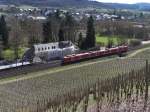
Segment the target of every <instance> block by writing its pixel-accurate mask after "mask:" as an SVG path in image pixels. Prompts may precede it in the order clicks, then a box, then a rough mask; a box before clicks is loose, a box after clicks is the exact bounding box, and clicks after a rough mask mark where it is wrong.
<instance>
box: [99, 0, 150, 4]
mask: <svg viewBox="0 0 150 112" xmlns="http://www.w3.org/2000/svg"><path fill="white" fill-rule="evenodd" d="M96 1H99V2H110V3H111V2H113V3H129V4H132V3H139V2H147V3H150V1H149V0H96Z"/></svg>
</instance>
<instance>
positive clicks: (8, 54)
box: [2, 48, 26, 60]
mask: <svg viewBox="0 0 150 112" xmlns="http://www.w3.org/2000/svg"><path fill="white" fill-rule="evenodd" d="M25 49H26V48H19V58H21V57H22V56H23V54H24V52H25ZM2 56H3V58H4V59H6V60H13V59H14V58H15V56H14V50H13V49H6V50H4V51H3V52H2Z"/></svg>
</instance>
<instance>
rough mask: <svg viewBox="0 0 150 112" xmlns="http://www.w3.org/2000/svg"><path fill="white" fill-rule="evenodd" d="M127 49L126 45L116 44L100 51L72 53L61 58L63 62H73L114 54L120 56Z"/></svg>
mask: <svg viewBox="0 0 150 112" xmlns="http://www.w3.org/2000/svg"><path fill="white" fill-rule="evenodd" d="M127 51H128V46H118V47H115V48H110V49H106V50H102V51H101V50H98V51H90V52H87V53H80V54H74V55H71V56H65V57H64V59H63V64H68V63H73V62H77V61H81V60H85V59H92V58H97V57H104V56H110V55H115V54H117V55H119V56H120V55H121V54H122V53H125V52H127Z"/></svg>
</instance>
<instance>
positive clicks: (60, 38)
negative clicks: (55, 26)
mask: <svg viewBox="0 0 150 112" xmlns="http://www.w3.org/2000/svg"><path fill="white" fill-rule="evenodd" d="M58 37H59V42H61V41H64V40H65V39H64V31H63V29H61V28H60V29H59V33H58Z"/></svg>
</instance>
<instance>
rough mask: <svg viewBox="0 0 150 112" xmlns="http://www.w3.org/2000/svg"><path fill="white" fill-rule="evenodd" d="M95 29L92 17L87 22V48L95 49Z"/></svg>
mask: <svg viewBox="0 0 150 112" xmlns="http://www.w3.org/2000/svg"><path fill="white" fill-rule="evenodd" d="M95 41H96V38H95V28H94V19H93V17H92V16H90V18H89V19H88V22H87V34H86V46H87V49H88V48H92V47H95Z"/></svg>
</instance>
